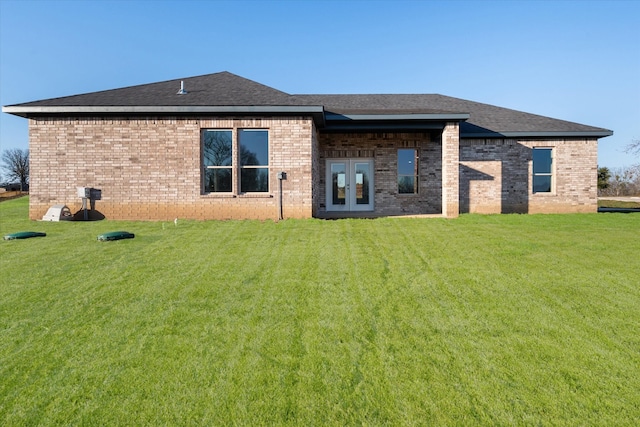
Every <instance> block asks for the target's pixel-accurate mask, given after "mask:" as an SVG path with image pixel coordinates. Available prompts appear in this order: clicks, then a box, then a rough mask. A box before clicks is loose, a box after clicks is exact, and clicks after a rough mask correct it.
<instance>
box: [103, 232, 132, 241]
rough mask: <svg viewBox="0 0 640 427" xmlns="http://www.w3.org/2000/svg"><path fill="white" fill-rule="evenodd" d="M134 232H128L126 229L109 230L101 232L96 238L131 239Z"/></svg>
mask: <svg viewBox="0 0 640 427" xmlns="http://www.w3.org/2000/svg"><path fill="white" fill-rule="evenodd" d="M134 237H135V234H133V233H129V232H128V231H111V232H109V233H103V234H100V235H99V236H98V240H99V241H101V242H108V241H110V240H121V239H133V238H134Z"/></svg>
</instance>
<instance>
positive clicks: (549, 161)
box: [532, 148, 553, 193]
mask: <svg viewBox="0 0 640 427" xmlns="http://www.w3.org/2000/svg"><path fill="white" fill-rule="evenodd" d="M532 151H533V153H532V158H533V192H534V193H551V192H552V191H553V149H552V148H534V149H533V150H532Z"/></svg>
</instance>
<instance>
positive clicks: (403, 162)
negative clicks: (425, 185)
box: [398, 148, 420, 194]
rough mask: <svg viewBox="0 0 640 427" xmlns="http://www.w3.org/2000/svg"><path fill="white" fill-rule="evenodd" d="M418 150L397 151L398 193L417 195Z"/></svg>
mask: <svg viewBox="0 0 640 427" xmlns="http://www.w3.org/2000/svg"><path fill="white" fill-rule="evenodd" d="M418 163H419V157H418V150H414V149H405V148H403V149H400V150H398V193H400V194H418V176H419V172H418V171H419V170H420V169H419V164H418Z"/></svg>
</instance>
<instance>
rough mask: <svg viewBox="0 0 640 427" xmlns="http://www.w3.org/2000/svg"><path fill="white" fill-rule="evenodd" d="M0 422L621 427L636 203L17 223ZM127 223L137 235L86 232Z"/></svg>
mask: <svg viewBox="0 0 640 427" xmlns="http://www.w3.org/2000/svg"><path fill="white" fill-rule="evenodd" d="M27 203H28V200H27V198H22V199H16V200H11V201H7V202H2V203H0V234H2V235H3V236H4V235H5V234H8V233H12V232H17V231H27V230H29V231H44V232H46V233H47V237H44V238H33V239H28V240H14V241H4V240H3V241H0V263H1V264H0V343H1V345H0V424H2V425H3V426H23V425H47V426H49V425H65V426H66V425H82V426H85V425H95V426H105V425H149V426H161V425H194V426H196V425H198V426H199V425H249V426H256V425H296V426H311V425H335V426H342V425H394V426H395V425H437V426H443V425H445V426H446V425H461V426H473V425H545V426H565V425H576V426H578V425H580V426H583V425H601V426H618V425H629V426H631V425H637V423H638V420H639V419H640V289H639V283H640V214H585V215H495V216H476V215H464V216H462V217H460V218H459V219H456V220H445V219H408V218H406V219H397V218H396V219H394V218H388V219H376V220H339V221H321V220H286V221H282V222H279V223H274V222H270V221H267V222H258V221H227V222H195V221H179V223H178V225H177V226H174V224H173V223H172V222H168V223H161V222H116V221H108V220H107V221H99V222H74V223H70V222H68V223H43V222H31V221H28V220H27V219H26V217H27ZM115 230H127V231H130V232H133V233H135V234H136V238H135V239H130V240H121V241H116V242H98V241H97V240H96V237H97V235H98V234H100V233H103V232H106V231H115Z"/></svg>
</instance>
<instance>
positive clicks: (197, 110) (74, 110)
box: [2, 105, 324, 117]
mask: <svg viewBox="0 0 640 427" xmlns="http://www.w3.org/2000/svg"><path fill="white" fill-rule="evenodd" d="M2 112H4V113H9V114H13V115H16V116H21V117H30V116H44V115H61V114H81V115H86V114H208V113H218V114H260V113H264V114H311V115H313V114H322V113H324V107H322V106H317V105H312V106H290V105H249V106H246V105H223V106H218V105H202V106H201V105H189V106H176V105H167V106H164V105H163V106H153V105H148V106H144V105H141V106H117V105H100V106H83V105H72V106H61V105H59V106H27V105H7V106H4V107H2Z"/></svg>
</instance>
